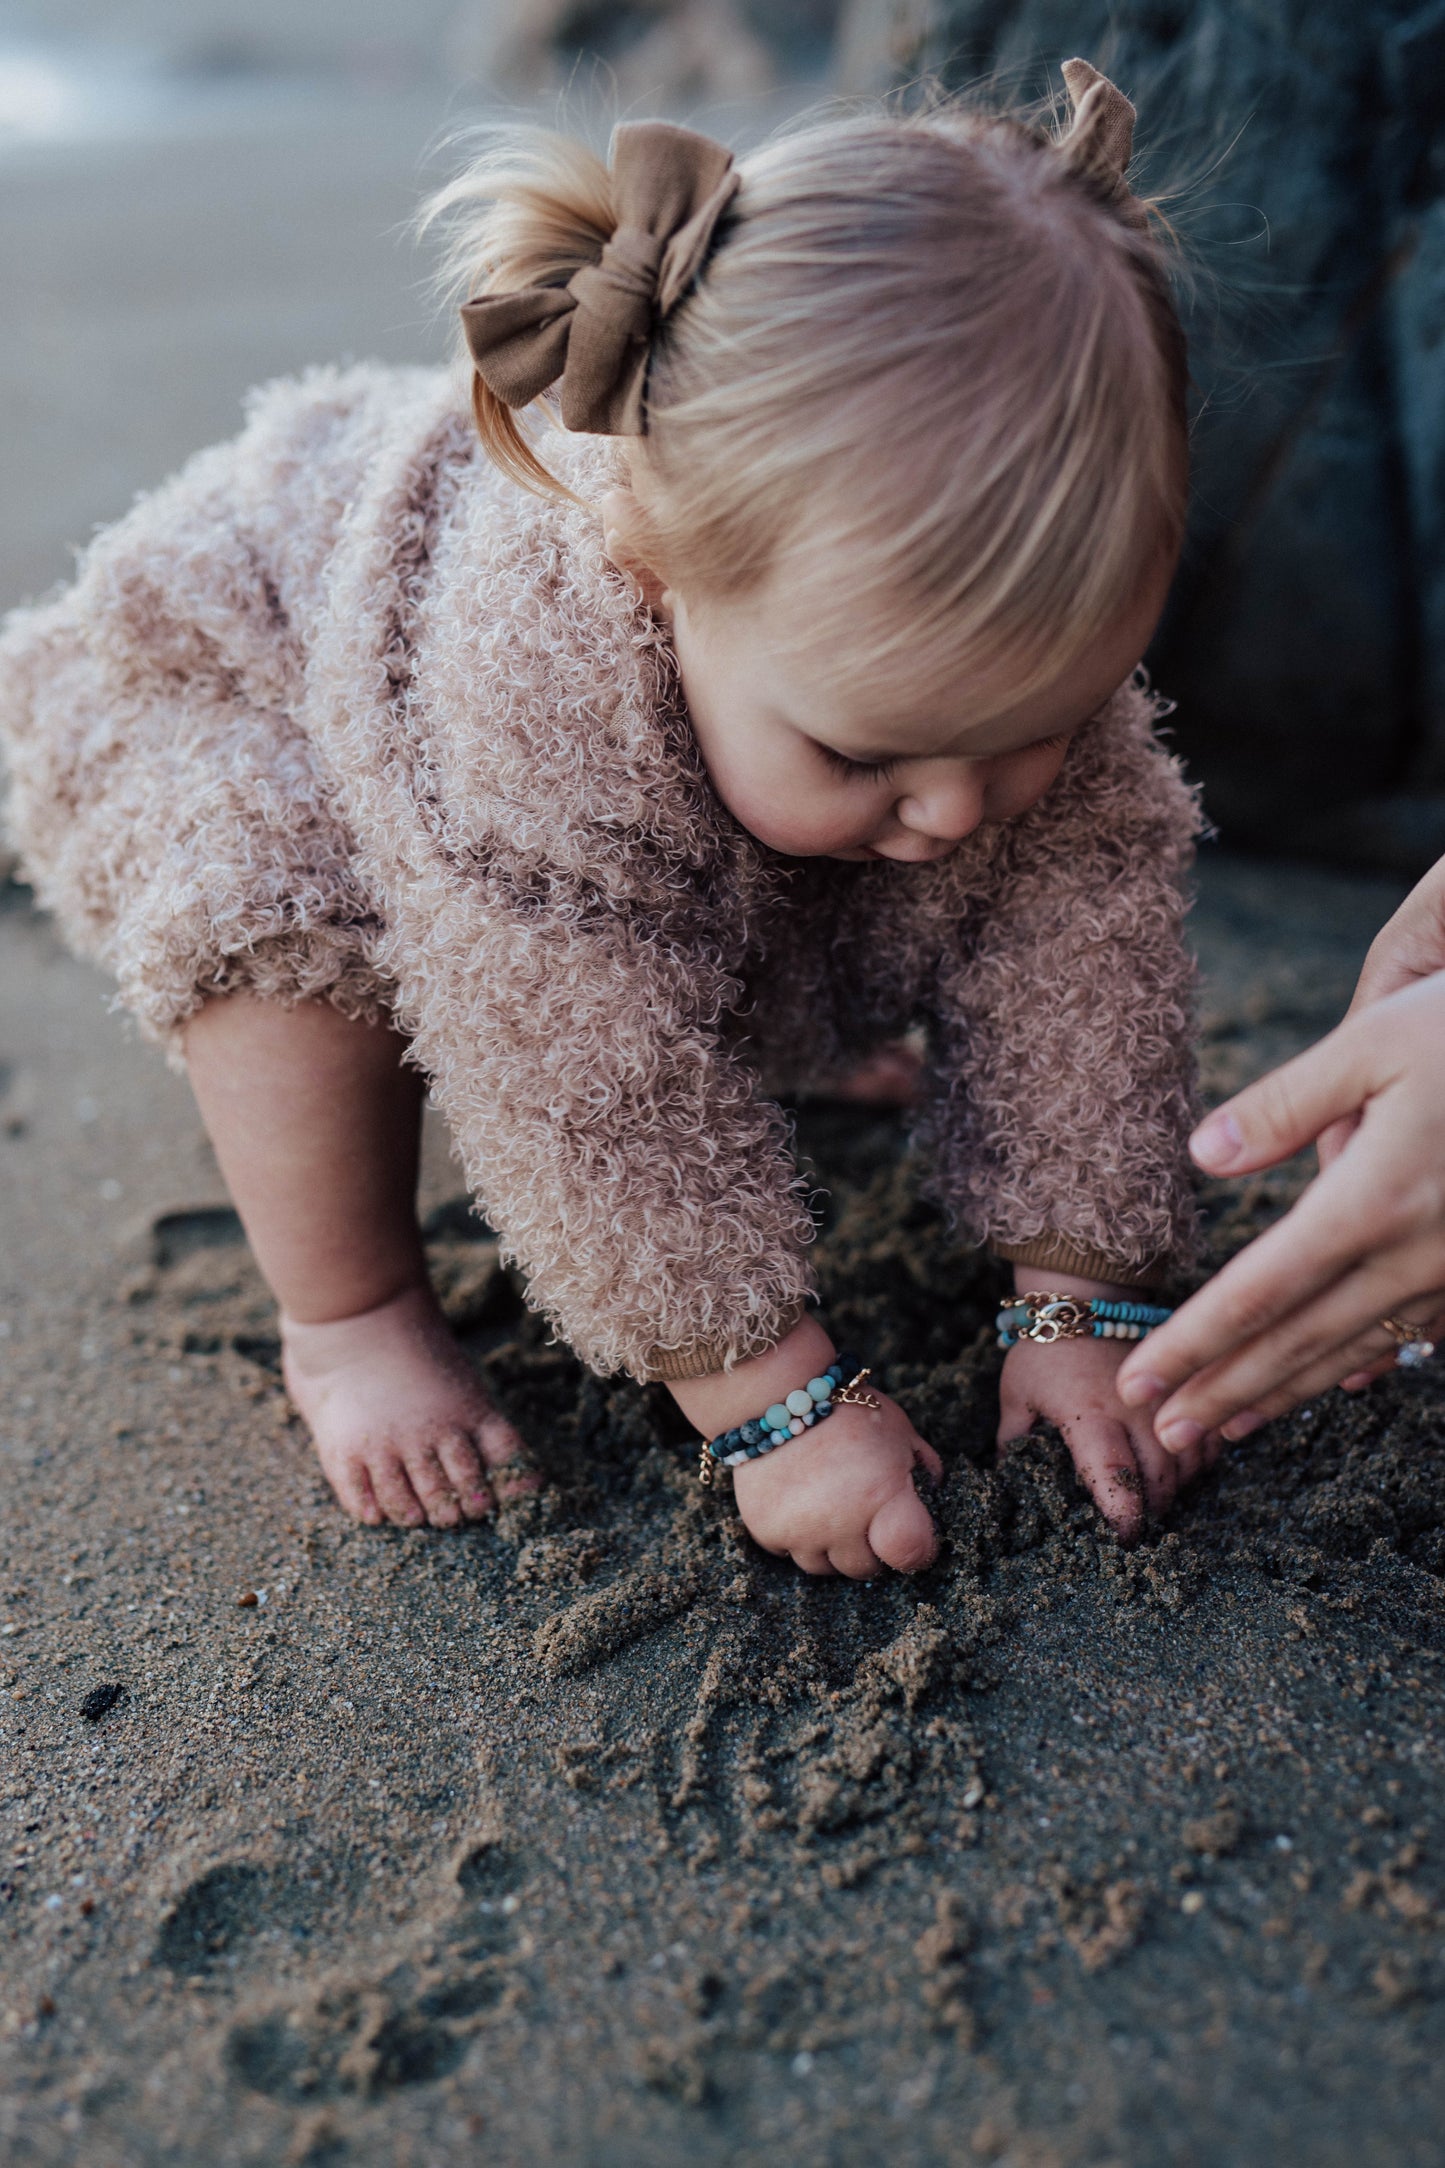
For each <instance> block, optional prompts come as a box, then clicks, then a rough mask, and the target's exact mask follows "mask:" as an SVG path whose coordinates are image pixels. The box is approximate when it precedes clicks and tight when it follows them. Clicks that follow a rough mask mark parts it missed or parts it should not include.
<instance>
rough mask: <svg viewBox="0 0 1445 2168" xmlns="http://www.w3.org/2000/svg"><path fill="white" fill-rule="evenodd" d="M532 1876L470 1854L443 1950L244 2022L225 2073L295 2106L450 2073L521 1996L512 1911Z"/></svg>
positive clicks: (478, 1851) (495, 1852)
mask: <svg viewBox="0 0 1445 2168" xmlns="http://www.w3.org/2000/svg"><path fill="white" fill-rule="evenodd" d="M527 1878H528V1877H527V1869H526V1865H525V1862H524V1861H523V1860H522V1859H521V1858H520V1857H519V1856H518V1855H517V1854H515V1853H512V1852H510V1851H508V1850H506V1849H505V1848H504V1847H502V1846H500V1845H497V1844H490V1843H489V1844H482V1845H478V1846H476V1847H474V1848H473V1849H471V1850H469V1851H468V1852H466V1853H465V1854H464V1855H463V1857H462V1859H461V1861H460V1862H459V1864H458V1866H457V1869H456V1885H457V1890H458V1892H459V1898H460V1902H459V1903H458V1904H457V1906H456V1908H455V1910H454V1912H453V1915H452V1917H451V1919H450V1920H449V1921H448V1922H447V1925H446V1927H445V1928H444V1930H443V1932H442V1934H441V1936H440V1938H439V1939H440V1941H441V1943H442V1945H443V1952H442V1953H441V1954H438V1955H430V1954H429V1955H428V1957H427V1958H425V1959H422V1958H418V1959H414V1960H408V1961H407V1962H405V1963H403V1964H400V1965H397V1966H394V1967H393V1968H392V1969H391V1970H390V1971H389V1972H387V1973H386V1974H385V1975H384V1976H383V1977H382V1978H380V1979H378V1980H374V1981H363V1980H354V1979H353V1980H348V1979H333V1980H331V1981H329V1982H327V1983H325V1984H324V1985H323V1986H322V1987H320V1988H318V1989H317V1990H316V1991H315V1992H314V1993H312V1994H311V1995H310V1996H308V1997H307V1998H306V1999H305V2000H304V2001H302V2002H299V2003H295V2004H291V2005H289V2006H281V2005H273V2006H272V2007H271V2008H269V2009H265V2010H261V2011H258V2012H256V2013H255V2014H254V2015H253V2016H251V2017H249V2018H245V2019H242V2020H241V2021H240V2022H238V2023H237V2024H235V2025H234V2026H232V2028H231V2030H230V2032H229V2033H228V2034H227V2037H226V2043H225V2048H224V2051H223V2057H224V2061H225V2064H226V2067H227V2069H228V2070H229V2071H230V2072H231V2074H232V2075H233V2076H234V2077H237V2078H239V2079H240V2081H241V2083H242V2084H243V2085H246V2086H249V2087H250V2088H251V2090H252V2091H253V2092H258V2093H265V2094H267V2095H269V2096H270V2098H271V2099H273V2100H284V2101H291V2102H298V2101H318V2100H326V2099H334V2098H336V2097H337V2096H339V2095H341V2094H344V2093H355V2094H360V2095H362V2096H363V2097H367V2098H370V2097H373V2096H375V2095H376V2094H378V2093H383V2092H390V2091H393V2090H394V2089H395V2088H397V2087H399V2086H404V2085H425V2084H428V2083H430V2082H431V2081H433V2080H434V2079H436V2078H442V2077H445V2076H446V2075H447V2073H448V2072H449V2071H451V2070H454V2069H455V2068H456V2067H457V2065H458V2064H459V2063H460V2062H461V2061H462V2059H463V2057H464V2056H465V2055H466V2053H467V2050H468V2047H469V2045H470V2041H471V2036H472V2034H473V2033H474V2032H475V2031H476V2030H477V2028H478V2026H479V2025H480V2024H483V2023H485V2022H486V2020H487V2018H488V2016H489V2015H490V2014H491V2013H492V2012H493V2011H495V2010H497V2009H498V2008H499V2007H510V2005H511V2003H512V2002H513V2001H514V2000H515V1999H516V1996H517V1994H518V1992H519V1982H518V1981H517V1978H516V1974H515V1969H514V1968H515V1960H516V1958H517V1957H518V1955H520V1954H521V1953H522V1949H523V1938H522V1936H521V1935H520V1933H519V1930H518V1926H517V1922H516V1915H517V1914H518V1912H519V1911H520V1910H521V1898H520V1895H519V1892H520V1891H521V1889H522V1887H523V1885H524V1884H525V1882H526V1881H527Z"/></svg>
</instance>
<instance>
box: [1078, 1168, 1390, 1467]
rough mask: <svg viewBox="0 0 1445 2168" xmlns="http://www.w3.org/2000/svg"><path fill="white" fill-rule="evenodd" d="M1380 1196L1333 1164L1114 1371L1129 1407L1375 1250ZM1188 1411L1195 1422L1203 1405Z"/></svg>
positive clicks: (1200, 1367) (1243, 1340)
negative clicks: (1372, 1233) (1373, 1239)
mask: <svg viewBox="0 0 1445 2168" xmlns="http://www.w3.org/2000/svg"><path fill="white" fill-rule="evenodd" d="M1378 1202H1379V1199H1378V1196H1376V1197H1374V1198H1372V1197H1371V1194H1370V1189H1369V1187H1368V1185H1367V1184H1366V1182H1365V1180H1364V1178H1363V1177H1361V1176H1357V1175H1356V1174H1355V1173H1354V1171H1353V1168H1352V1166H1351V1165H1350V1163H1349V1162H1348V1161H1346V1160H1344V1159H1341V1160H1339V1161H1337V1162H1336V1164H1335V1165H1334V1166H1333V1167H1332V1168H1331V1169H1330V1170H1329V1172H1328V1173H1327V1174H1322V1175H1320V1176H1319V1177H1318V1178H1317V1179H1316V1180H1315V1181H1314V1182H1313V1183H1312V1184H1311V1185H1310V1187H1309V1188H1308V1189H1307V1190H1306V1191H1305V1193H1304V1195H1303V1196H1302V1197H1301V1198H1300V1200H1299V1202H1298V1204H1296V1205H1295V1206H1294V1207H1293V1208H1292V1210H1290V1211H1289V1212H1287V1213H1286V1214H1285V1216H1284V1218H1283V1219H1282V1220H1278V1221H1276V1223H1275V1225H1274V1226H1273V1227H1270V1228H1267V1229H1266V1231H1265V1232H1264V1233H1263V1234H1262V1235H1259V1236H1257V1237H1256V1238H1255V1240H1254V1241H1253V1242H1251V1243H1250V1245H1249V1247H1248V1248H1247V1249H1244V1250H1241V1251H1240V1252H1239V1254H1238V1256H1237V1257H1232V1258H1231V1259H1230V1260H1229V1263H1228V1264H1227V1265H1226V1266H1225V1267H1224V1269H1223V1270H1222V1271H1221V1272H1218V1273H1216V1274H1215V1276H1214V1278H1213V1279H1212V1280H1210V1281H1209V1282H1208V1283H1207V1285H1205V1286H1204V1287H1202V1288H1201V1289H1200V1290H1199V1292H1198V1294H1197V1295H1191V1296H1190V1298H1189V1300H1188V1301H1187V1302H1186V1303H1184V1304H1183V1305H1182V1306H1181V1307H1180V1308H1179V1309H1178V1310H1176V1311H1175V1313H1174V1315H1173V1317H1171V1318H1170V1319H1168V1321H1167V1322H1166V1323H1165V1324H1163V1325H1160V1326H1158V1327H1157V1328H1156V1329H1155V1330H1154V1331H1153V1332H1151V1333H1149V1334H1148V1336H1147V1337H1146V1338H1145V1339H1143V1340H1141V1341H1140V1342H1139V1344H1138V1346H1137V1347H1135V1348H1134V1349H1133V1350H1132V1351H1131V1353H1130V1354H1129V1355H1128V1357H1127V1358H1126V1359H1125V1361H1124V1363H1123V1364H1122V1365H1121V1367H1120V1370H1119V1378H1118V1393H1119V1398H1120V1399H1121V1400H1122V1401H1123V1403H1124V1405H1125V1407H1126V1408H1137V1407H1143V1406H1145V1405H1146V1404H1147V1403H1148V1402H1150V1401H1156V1402H1157V1401H1162V1400H1165V1399H1166V1398H1167V1396H1168V1395H1169V1393H1170V1392H1172V1391H1173V1390H1174V1389H1175V1388H1176V1387H1178V1386H1180V1385H1182V1384H1183V1382H1184V1380H1185V1379H1186V1378H1189V1379H1192V1378H1194V1377H1195V1376H1196V1375H1197V1374H1199V1373H1200V1372H1203V1371H1205V1370H1207V1369H1208V1367H1209V1366H1210V1365H1211V1364H1215V1363H1219V1362H1222V1361H1224V1360H1226V1359H1227V1358H1228V1356H1229V1355H1230V1354H1231V1353H1232V1352H1233V1350H1235V1349H1237V1348H1240V1347H1244V1346H1246V1345H1248V1344H1249V1343H1250V1342H1252V1341H1254V1340H1257V1339H1258V1338H1259V1337H1260V1335H1261V1334H1263V1333H1265V1332H1268V1331H1269V1330H1270V1329H1271V1328H1272V1327H1273V1326H1275V1325H1277V1324H1279V1323H1280V1322H1281V1320H1283V1319H1285V1318H1287V1317H1290V1316H1292V1315H1293V1314H1295V1313H1296V1312H1300V1311H1303V1310H1305V1309H1306V1308H1307V1307H1308V1306H1309V1305H1310V1304H1311V1303H1312V1302H1313V1300H1314V1299H1315V1297H1316V1296H1318V1295H1320V1294H1322V1293H1323V1292H1324V1291H1325V1290H1326V1289H1327V1288H1330V1287H1332V1286H1333V1285H1334V1283H1335V1282H1336V1281H1337V1280H1339V1279H1340V1278H1341V1277H1342V1276H1343V1275H1344V1274H1345V1273H1346V1272H1348V1271H1349V1270H1350V1269H1351V1268H1352V1267H1354V1266H1355V1265H1357V1264H1358V1262H1359V1259H1360V1258H1361V1257H1362V1256H1364V1255H1366V1254H1367V1253H1368V1252H1369V1250H1370V1249H1371V1247H1372V1246H1376V1247H1378V1245H1372V1242H1371V1239H1370V1229H1371V1227H1372V1225H1373V1218H1374V1215H1373V1212H1372V1209H1371V1206H1372V1203H1373V1204H1375V1205H1378ZM1396 1291H1397V1292H1399V1290H1398V1289H1397V1290H1396ZM1235 1405H1236V1406H1239V1405H1241V1403H1239V1402H1236V1403H1235ZM1189 1412H1190V1413H1191V1415H1193V1416H1195V1417H1196V1419H1198V1411H1197V1410H1195V1409H1191V1410H1190V1411H1189ZM1230 1412H1231V1413H1232V1412H1233V1411H1232V1410H1231V1411H1230ZM1212 1420H1218V1418H1217V1417H1215V1418H1213V1419H1212ZM1205 1427H1209V1426H1208V1425H1206V1426H1205Z"/></svg>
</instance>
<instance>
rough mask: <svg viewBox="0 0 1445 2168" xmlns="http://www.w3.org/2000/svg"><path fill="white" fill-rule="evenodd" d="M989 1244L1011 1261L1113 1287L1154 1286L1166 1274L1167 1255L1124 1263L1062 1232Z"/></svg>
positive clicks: (1165, 1277)
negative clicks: (1087, 1246)
mask: <svg viewBox="0 0 1445 2168" xmlns="http://www.w3.org/2000/svg"><path fill="white" fill-rule="evenodd" d="M989 1247H990V1249H992V1251H993V1253H994V1255H995V1256H996V1257H1002V1258H1004V1259H1005V1260H1006V1261H1007V1262H1008V1263H1009V1264H1011V1265H1037V1266H1038V1268H1039V1270H1040V1271H1041V1272H1072V1273H1074V1274H1075V1275H1076V1276H1077V1277H1078V1278H1079V1279H1081V1280H1108V1281H1109V1282H1110V1283H1111V1284H1112V1285H1114V1286H1116V1287H1138V1288H1149V1287H1157V1286H1158V1285H1159V1283H1160V1281H1161V1280H1164V1279H1167V1278H1168V1276H1169V1261H1168V1259H1167V1258H1155V1259H1154V1260H1153V1261H1152V1262H1150V1263H1146V1264H1142V1265H1141V1264H1139V1263H1138V1261H1137V1260H1135V1261H1133V1262H1131V1263H1129V1264H1124V1263H1121V1261H1120V1260H1119V1259H1118V1258H1117V1257H1106V1256H1105V1254H1104V1252H1103V1251H1102V1250H1091V1249H1088V1248H1086V1247H1085V1246H1084V1245H1083V1244H1082V1243H1078V1242H1069V1241H1067V1240H1066V1239H1065V1237H1064V1236H1062V1235H1038V1236H1036V1237H1035V1239H1034V1240H1033V1241H1032V1242H992V1243H990V1244H989Z"/></svg>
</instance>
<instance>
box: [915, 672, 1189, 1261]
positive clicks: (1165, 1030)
mask: <svg viewBox="0 0 1445 2168" xmlns="http://www.w3.org/2000/svg"><path fill="white" fill-rule="evenodd" d="M1155 710H1156V703H1155V702H1154V701H1153V699H1152V698H1151V696H1150V695H1149V694H1148V693H1147V692H1146V691H1145V690H1144V688H1143V686H1142V683H1139V682H1134V681H1131V682H1130V683H1129V684H1128V685H1126V686H1124V687H1122V688H1121V689H1120V691H1119V692H1118V693H1116V694H1115V695H1114V697H1113V699H1112V700H1111V701H1110V702H1109V704H1108V706H1107V707H1106V708H1105V709H1104V710H1103V711H1102V713H1101V715H1100V717H1099V719H1098V720H1097V722H1095V723H1094V724H1093V725H1092V726H1091V727H1090V728H1089V730H1088V731H1086V732H1085V733H1083V734H1082V735H1081V737H1080V738H1079V739H1078V740H1076V742H1075V744H1074V746H1073V747H1072V748H1071V750H1070V754H1069V758H1068V761H1067V763H1066V766H1065V768H1064V770H1063V772H1062V774H1061V775H1060V778H1059V780H1058V782H1057V783H1056V784H1055V785H1054V787H1053V789H1052V790H1051V791H1050V792H1048V794H1047V795H1046V796H1045V798H1044V799H1042V800H1041V801H1040V803H1039V805H1038V806H1036V807H1035V808H1034V809H1033V810H1032V811H1031V812H1030V813H1029V814H1027V815H1026V816H1025V817H1024V818H1023V819H1022V820H1020V821H1018V822H1017V823H1015V824H1013V825H1012V826H1011V827H1010V828H1008V829H1006V830H1004V831H1003V832H1002V835H1001V838H1000V845H999V849H998V852H997V855H996V858H995V863H994V867H993V881H992V883H991V888H990V897H989V900H988V903H987V905H986V907H985V908H984V909H983V910H982V911H980V912H979V913H978V915H977V916H976V917H972V918H971V917H969V916H968V915H967V914H960V915H959V917H958V919H957V920H956V921H955V926H956V934H955V937H954V938H951V939H949V940H947V941H946V942H945V944H944V947H943V953H942V955H941V958H940V961H939V964H938V968H937V971H936V975H935V978H934V995H933V1000H932V1004H931V1007H932V1018H931V1022H932V1037H933V1042H934V1061H935V1070H936V1073H935V1080H934V1081H935V1091H934V1097H933V1099H932V1102H931V1105H930V1107H929V1109H928V1111H927V1113H926V1115H925V1118H924V1121H923V1124H922V1141H924V1142H925V1144H926V1145H927V1146H929V1147H931V1152H932V1158H933V1186H934V1190H935V1193H936V1194H937V1195H938V1196H939V1197H940V1199H941V1200H942V1201H943V1202H944V1203H945V1204H946V1205H947V1206H948V1207H949V1208H950V1210H951V1211H953V1212H954V1213H956V1214H957V1216H958V1218H959V1219H960V1220H961V1221H963V1222H964V1224H965V1225H967V1226H968V1227H969V1228H970V1229H971V1230H972V1231H973V1232H974V1233H975V1234H976V1235H977V1236H979V1237H980V1238H981V1239H983V1240H984V1241H986V1242H988V1243H989V1244H990V1245H991V1246H992V1247H993V1248H994V1249H995V1250H997V1251H998V1253H999V1254H1000V1255H1001V1256H1003V1257H1006V1258H1009V1259H1011V1260H1013V1261H1014V1262H1016V1263H1020V1264H1027V1265H1032V1266H1037V1267H1038V1268H1039V1270H1040V1271H1041V1272H1045V1273H1046V1272H1047V1271H1049V1270H1051V1269H1052V1270H1054V1271H1060V1272H1074V1273H1079V1274H1082V1275H1085V1276H1087V1277H1090V1278H1096V1279H1107V1280H1117V1281H1121V1282H1125V1283H1129V1284H1134V1285H1139V1286H1147V1285H1149V1284H1151V1282H1153V1281H1155V1280H1157V1279H1159V1278H1162V1277H1164V1276H1165V1275H1167V1273H1168V1272H1169V1271H1170V1270H1172V1269H1175V1268H1177V1267H1179V1266H1181V1265H1184V1264H1186V1263H1187V1262H1188V1261H1189V1260H1190V1259H1191V1257H1192V1256H1193V1254H1194V1249H1195V1244H1196V1240H1197V1237H1196V1233H1195V1227H1194V1207H1193V1201H1192V1194H1191V1189H1190V1182H1189V1171H1188V1155H1187V1151H1186V1140H1187V1136H1188V1132H1189V1129H1190V1126H1191V1119H1192V1114H1193V1084H1194V1065H1193V1028H1192V1027H1193V965H1192V960H1191V958H1190V956H1189V953H1188V951H1187V948H1186V946H1185V943H1184V940H1183V916H1184V909H1185V899H1184V896H1183V893H1182V886H1181V884H1182V879H1183V875H1184V872H1185V870H1186V868H1187V865H1188V863H1189V859H1190V856H1191V851H1192V844H1193V839H1194V837H1195V835H1196V834H1197V832H1198V829H1199V825H1200V817H1199V811H1198V806H1197V802H1196V798H1195V794H1194V792H1193V791H1192V790H1191V789H1190V788H1189V786H1188V785H1186V783H1185V782H1184V780H1183V778H1182V776H1181V775H1180V773H1179V769H1178V766H1177V763H1176V762H1175V761H1173V760H1172V759H1171V758H1170V757H1169V756H1168V754H1166V753H1165V751H1164V750H1163V748H1162V747H1161V746H1160V745H1159V743H1158V742H1157V740H1156V739H1155V738H1154V736H1153V732H1152V723H1153V720H1154V715H1155Z"/></svg>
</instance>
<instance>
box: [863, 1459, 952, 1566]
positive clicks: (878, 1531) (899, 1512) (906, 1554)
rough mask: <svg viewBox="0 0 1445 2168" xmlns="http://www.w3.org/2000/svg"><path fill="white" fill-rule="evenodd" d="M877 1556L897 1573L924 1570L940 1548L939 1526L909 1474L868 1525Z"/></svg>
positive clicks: (869, 1536)
mask: <svg viewBox="0 0 1445 2168" xmlns="http://www.w3.org/2000/svg"><path fill="white" fill-rule="evenodd" d="M868 1541H869V1543H870V1544H871V1546H872V1548H873V1553H874V1556H875V1557H877V1558H881V1559H882V1561H883V1563H884V1565H885V1566H891V1567H892V1568H893V1570H894V1572H895V1573H921V1572H922V1571H923V1568H924V1567H925V1566H931V1565H932V1563H933V1560H934V1558H935V1556H936V1555H937V1552H938V1530H937V1529H936V1528H935V1527H934V1525H933V1516H932V1514H931V1513H930V1512H929V1510H928V1508H927V1506H926V1505H925V1504H924V1503H923V1500H922V1499H921V1498H920V1497H919V1495H918V1493H917V1491H916V1490H915V1489H914V1488H913V1482H912V1479H911V1478H910V1479H909V1481H908V1482H906V1483H905V1484H904V1485H903V1487H902V1489H901V1490H896V1491H895V1492H894V1493H893V1496H892V1497H891V1498H889V1499H888V1500H887V1501H886V1502H885V1503H884V1504H883V1505H881V1506H880V1507H879V1508H878V1511H877V1512H876V1513H875V1514H874V1516H873V1519H872V1521H871V1523H870V1524H869V1528H868Z"/></svg>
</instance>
